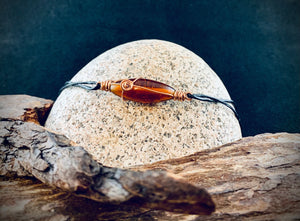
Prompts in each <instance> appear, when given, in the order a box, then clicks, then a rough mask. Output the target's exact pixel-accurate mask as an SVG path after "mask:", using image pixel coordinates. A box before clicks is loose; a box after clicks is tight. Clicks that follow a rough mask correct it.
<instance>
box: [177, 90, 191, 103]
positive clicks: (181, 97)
mask: <svg viewBox="0 0 300 221" xmlns="http://www.w3.org/2000/svg"><path fill="white" fill-rule="evenodd" d="M187 94H188V93H186V92H184V91H175V92H174V94H173V99H174V100H178V101H184V100H191V98H189V97H188V96H187Z"/></svg>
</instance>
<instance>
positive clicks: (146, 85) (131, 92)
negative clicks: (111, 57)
mask: <svg viewBox="0 0 300 221" xmlns="http://www.w3.org/2000/svg"><path fill="white" fill-rule="evenodd" d="M110 91H111V92H112V93H114V94H115V95H118V96H119V97H121V98H123V99H125V100H131V101H135V102H140V103H157V102H161V101H166V100H170V99H172V98H173V94H174V92H175V89H174V88H172V87H170V86H168V85H166V84H164V83H160V82H158V81H153V80H148V79H144V78H137V79H136V78H133V79H126V80H119V81H115V82H112V83H111V87H110Z"/></svg>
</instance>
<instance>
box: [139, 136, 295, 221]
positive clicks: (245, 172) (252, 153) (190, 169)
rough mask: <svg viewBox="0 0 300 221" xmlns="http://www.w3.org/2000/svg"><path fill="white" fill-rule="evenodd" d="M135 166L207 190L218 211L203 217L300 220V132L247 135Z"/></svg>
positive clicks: (208, 218) (213, 218)
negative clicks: (184, 155) (185, 155)
mask: <svg viewBox="0 0 300 221" xmlns="http://www.w3.org/2000/svg"><path fill="white" fill-rule="evenodd" d="M135 169H136V170H139V171H141V170H144V169H147V170H149V169H160V170H165V171H168V172H170V173H174V174H177V175H180V176H182V177H184V178H185V179H186V180H187V181H188V182H190V183H193V184H196V185H200V186H202V187H204V188H206V189H207V190H208V192H209V193H210V194H211V195H212V198H213V200H214V202H215V203H216V211H215V213H214V214H213V215H212V216H209V217H201V220H216V219H224V220H232V219H234V220H241V219H243V220H273V219H277V220H293V219H300V134H288V133H277V134H262V135H257V136H255V137H246V138H243V139H241V140H239V141H237V142H234V143H231V144H227V145H224V146H221V147H216V148H213V149H210V150H207V151H201V152H198V153H195V154H193V155H190V156H187V157H182V158H178V159H171V160H167V161H161V162H157V163H154V164H151V165H144V166H139V167H136V168H135ZM182 218H183V217H182Z"/></svg>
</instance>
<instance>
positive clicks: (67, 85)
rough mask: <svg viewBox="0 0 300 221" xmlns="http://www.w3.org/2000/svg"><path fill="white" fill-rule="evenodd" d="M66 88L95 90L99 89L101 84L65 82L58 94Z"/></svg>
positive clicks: (93, 82)
mask: <svg viewBox="0 0 300 221" xmlns="http://www.w3.org/2000/svg"><path fill="white" fill-rule="evenodd" d="M88 85H95V86H88ZM68 87H80V88H83V89H86V90H97V89H99V88H100V87H101V84H100V83H98V82H96V81H83V82H71V81H67V82H66V83H65V85H64V86H63V87H62V88H61V89H60V90H59V93H60V92H62V91H63V90H64V89H66V88H68Z"/></svg>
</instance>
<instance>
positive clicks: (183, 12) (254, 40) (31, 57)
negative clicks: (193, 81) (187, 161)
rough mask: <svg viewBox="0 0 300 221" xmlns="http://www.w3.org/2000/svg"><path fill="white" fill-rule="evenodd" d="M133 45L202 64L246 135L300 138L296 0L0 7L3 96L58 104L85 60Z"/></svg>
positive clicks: (137, 0)
mask: <svg viewBox="0 0 300 221" xmlns="http://www.w3.org/2000/svg"><path fill="white" fill-rule="evenodd" d="M140 39H162V40H167V41H171V42H174V43H177V44H180V45H182V46H184V47H186V48H188V49H190V50H192V51H193V52H195V53H196V54H197V55H199V56H200V57H202V58H203V59H204V60H205V61H206V62H207V63H208V64H209V65H210V66H211V67H212V68H213V70H214V71H215V72H216V73H217V74H218V75H219V76H220V78H221V79H222V81H223V82H224V84H225V86H226V87H227V89H228V91H229V93H230V95H231V97H232V98H233V99H234V100H235V101H236V107H237V111H238V112H239V114H240V116H241V125H242V131H243V135H244V136H248V135H255V134H258V133H264V132H282V131H286V132H300V79H299V78H300V1H298V0H231V1H230V0H203V1H192V0H191V1H176V0H173V1H162V0H156V1H154V0H153V1H150V0H148V1H147V0H131V1H130V0H129V1H96V0H92V1H80V0H68V1H60V0H51V1H46V0H35V1H29V0H28V1H26V0H25V1H24V0H22V1H20V0H13V1H12V0H0V74H1V75H0V76H1V82H0V83H1V90H0V93H1V94H29V95H35V96H39V97H44V98H51V99H55V98H56V97H57V95H58V90H59V88H60V87H61V86H62V85H63V84H64V82H65V81H66V80H69V79H70V78H71V77H72V76H73V75H75V74H76V73H77V72H78V71H79V70H80V69H81V68H82V67H83V66H85V65H86V64H87V63H88V62H89V61H90V60H91V59H93V58H95V57H96V56H98V55H99V54H101V53H103V52H104V51H106V50H108V49H110V48H112V47H115V46H117V45H120V44H123V43H126V42H129V41H134V40H140Z"/></svg>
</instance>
